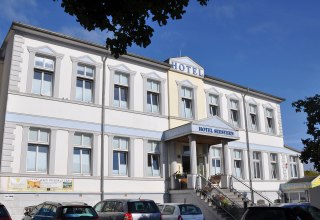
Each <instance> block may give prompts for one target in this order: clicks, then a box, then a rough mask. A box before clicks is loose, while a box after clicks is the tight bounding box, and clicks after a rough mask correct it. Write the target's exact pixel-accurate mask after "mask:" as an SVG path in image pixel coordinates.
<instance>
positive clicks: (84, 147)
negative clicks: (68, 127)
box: [72, 132, 93, 175]
mask: <svg viewBox="0 0 320 220" xmlns="http://www.w3.org/2000/svg"><path fill="white" fill-rule="evenodd" d="M76 137H80V140H81V143H80V144H77V143H76ZM85 137H87V138H89V139H90V141H89V144H88V145H86V144H85V143H84V138H85ZM73 145H74V146H73V157H74V151H75V150H76V149H77V150H80V172H75V167H74V161H73V164H72V173H73V174H78V175H79V174H80V175H91V173H92V145H93V135H91V134H86V133H78V132H76V133H75V134H74V143H73ZM84 150H88V151H89V171H88V172H84V167H83V166H84V164H83V156H82V154H83V151H84Z"/></svg>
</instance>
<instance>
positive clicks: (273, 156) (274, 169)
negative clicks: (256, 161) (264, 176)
mask: <svg viewBox="0 0 320 220" xmlns="http://www.w3.org/2000/svg"><path fill="white" fill-rule="evenodd" d="M269 158H270V177H271V179H273V180H276V179H279V168H278V154H277V153H270V156H269Z"/></svg>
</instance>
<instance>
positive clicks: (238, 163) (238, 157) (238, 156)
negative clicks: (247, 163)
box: [233, 150, 243, 178]
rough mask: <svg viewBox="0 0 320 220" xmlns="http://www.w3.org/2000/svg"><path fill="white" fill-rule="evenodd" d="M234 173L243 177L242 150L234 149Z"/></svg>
mask: <svg viewBox="0 0 320 220" xmlns="http://www.w3.org/2000/svg"><path fill="white" fill-rule="evenodd" d="M233 166H234V175H235V176H236V177H238V178H243V177H242V152H241V150H234V151H233Z"/></svg>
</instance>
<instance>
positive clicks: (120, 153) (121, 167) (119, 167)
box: [112, 137, 129, 176]
mask: <svg viewBox="0 0 320 220" xmlns="http://www.w3.org/2000/svg"><path fill="white" fill-rule="evenodd" d="M112 145H113V174H114V175H122V176H125V175H127V173H128V167H127V165H128V147H129V140H128V139H127V138H121V137H115V138H113V143H112Z"/></svg>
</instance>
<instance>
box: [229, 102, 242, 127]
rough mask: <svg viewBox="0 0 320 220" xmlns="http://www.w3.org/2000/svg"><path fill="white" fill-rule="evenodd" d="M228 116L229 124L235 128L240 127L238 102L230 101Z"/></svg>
mask: <svg viewBox="0 0 320 220" xmlns="http://www.w3.org/2000/svg"><path fill="white" fill-rule="evenodd" d="M230 115H231V123H232V125H233V126H235V127H239V126H240V120H239V116H240V110H239V101H238V100H234V99H230Z"/></svg>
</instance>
